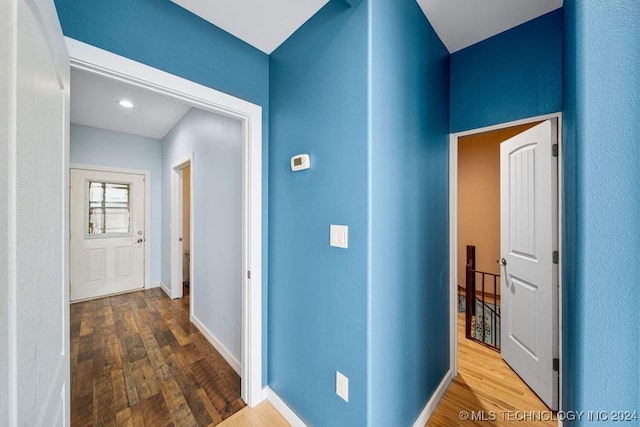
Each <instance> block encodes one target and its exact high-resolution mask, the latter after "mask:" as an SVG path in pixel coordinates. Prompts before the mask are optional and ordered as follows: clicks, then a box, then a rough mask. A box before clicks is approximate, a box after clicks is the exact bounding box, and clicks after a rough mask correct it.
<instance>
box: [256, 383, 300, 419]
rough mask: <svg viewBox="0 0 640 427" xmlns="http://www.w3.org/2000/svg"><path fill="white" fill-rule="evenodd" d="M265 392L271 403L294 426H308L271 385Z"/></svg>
mask: <svg viewBox="0 0 640 427" xmlns="http://www.w3.org/2000/svg"><path fill="white" fill-rule="evenodd" d="M264 393H265V395H266V396H267V400H268V401H269V403H271V404H272V405H273V407H274V408H276V410H277V411H278V412H280V415H282V416H283V417H284V419H285V420H287V422H288V423H289V424H291V426H292V427H307V425H306V424H305V423H304V421H302V420H301V419H300V417H298V415H296V413H295V412H293V410H292V409H291V408H290V407H289V405H287V404H286V403H285V402H284V400H282V399H281V398H280V396H278V395H277V394H276V392H275V391H273V390H271V387H269V386H267V387H265V388H264Z"/></svg>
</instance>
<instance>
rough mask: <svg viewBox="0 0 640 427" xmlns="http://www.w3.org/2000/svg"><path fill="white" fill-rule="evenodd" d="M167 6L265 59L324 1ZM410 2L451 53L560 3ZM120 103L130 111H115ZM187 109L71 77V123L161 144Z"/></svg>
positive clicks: (193, 0) (182, 1) (233, 0)
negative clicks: (227, 35) (202, 21)
mask: <svg viewBox="0 0 640 427" xmlns="http://www.w3.org/2000/svg"><path fill="white" fill-rule="evenodd" d="M172 1H173V2H175V3H176V4H178V5H180V6H182V7H184V8H186V9H188V10H190V11H191V12H193V13H195V14H197V15H199V16H200V17H202V18H203V19H205V20H207V21H209V22H211V23H213V24H214V25H216V26H218V27H220V28H222V29H224V30H226V31H227V32H229V33H231V34H233V35H234V36H236V37H238V38H240V39H242V40H244V41H245V42H247V43H249V44H251V45H253V46H254V47H256V48H258V49H260V50H261V51H263V52H265V53H267V54H270V53H271V52H272V51H273V50H275V49H276V48H277V47H278V46H280V44H282V43H283V42H284V41H285V40H286V39H287V38H289V36H291V34H293V33H294V32H295V31H296V30H297V29H298V28H299V27H300V26H301V25H302V24H304V23H305V22H306V21H307V20H308V19H309V18H310V17H312V16H313V15H314V14H315V13H316V12H317V11H318V10H320V9H321V8H322V7H323V6H324V5H325V4H326V3H327V2H328V1H329V0H172ZM334 1H335V0H334ZM416 1H417V2H418V4H419V5H420V8H421V9H422V11H423V12H424V14H425V15H426V16H427V18H428V19H429V22H431V25H432V26H433V27H434V29H435V30H436V32H437V33H438V35H439V36H440V39H441V40H442V42H443V43H444V45H445V46H446V47H447V49H448V50H449V52H451V53H453V52H456V51H458V50H460V49H464V48H465V47H468V46H471V45H473V44H475V43H477V42H479V41H482V40H485V39H487V38H489V37H492V36H494V35H496V34H499V33H501V32H503V31H505V30H508V29H509V28H512V27H515V26H517V25H520V24H522V23H525V22H527V21H530V20H531V19H534V18H537V17H539V16H541V15H544V14H545V13H548V12H551V11H552V10H555V9H557V8H559V7H561V6H562V0H416ZM123 98H126V99H129V100H131V101H132V102H133V103H134V104H135V107H134V108H133V109H124V108H122V107H120V106H119V105H118V103H117V102H118V101H119V100H120V99H123ZM189 108H190V107H189V106H188V105H184V104H181V103H179V102H178V101H175V100H173V99H170V98H167V97H165V96H161V95H157V94H155V93H153V92H149V91H144V90H140V89H137V88H134V87H131V86H128V85H125V84H122V83H118V82H115V81H110V80H105V79H102V78H100V77H96V76H92V75H90V74H86V73H83V72H80V71H77V70H73V71H72V72H71V122H72V123H77V124H81V125H86V126H93V127H97V128H102V129H107V130H112V131H116V132H123V133H130V134H133V135H140V136H146V137H149V138H155V139H162V138H163V137H164V136H165V135H166V134H167V133H168V132H169V131H170V130H171V129H172V128H173V126H175V124H176V123H177V122H178V121H180V119H182V117H183V116H184V115H185V114H186V113H187V111H188V110H189Z"/></svg>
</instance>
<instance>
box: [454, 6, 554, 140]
mask: <svg viewBox="0 0 640 427" xmlns="http://www.w3.org/2000/svg"><path fill="white" fill-rule="evenodd" d="M560 110H562V9H558V10H556V11H553V12H550V13H548V14H546V15H544V16H541V17H540V18H537V19H534V20H532V21H529V22H527V23H525V24H523V25H520V26H518V27H516V28H513V29H511V30H509V31H505V32H503V33H501V34H498V35H496V36H494V37H491V38H490V39H487V40H485V41H482V42H480V43H477V44H475V45H473V46H470V47H468V48H466V49H463V50H461V51H458V52H455V53H454V54H452V55H451V125H450V127H451V131H452V132H460V131H463V130H469V129H477V128H479V127H483V126H489V125H494V124H497V123H506V122H509V121H513V120H518V119H524V118H528V117H533V116H537V115H541V114H547V113H555V112H558V111H560Z"/></svg>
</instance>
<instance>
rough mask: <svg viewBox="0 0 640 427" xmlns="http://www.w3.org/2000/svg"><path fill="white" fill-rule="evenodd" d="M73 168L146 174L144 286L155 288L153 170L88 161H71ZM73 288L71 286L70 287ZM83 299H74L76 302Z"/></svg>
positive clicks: (70, 165) (70, 167)
mask: <svg viewBox="0 0 640 427" xmlns="http://www.w3.org/2000/svg"><path fill="white" fill-rule="evenodd" d="M71 169H80V170H86V171H92V172H111V173H127V174H132V175H143V176H144V271H143V283H144V288H145V289H149V288H155V287H157V286H158V284H157V283H151V239H152V236H151V209H150V205H151V203H149V202H150V200H151V188H150V187H151V172H150V171H148V170H143V169H128V168H117V167H111V166H101V165H91V164H86V163H70V164H69V174H71ZM69 215H71V206H69ZM69 272H71V257H69ZM69 290H71V288H69ZM80 301H82V300H77V301H73V302H74V303H76V302H80Z"/></svg>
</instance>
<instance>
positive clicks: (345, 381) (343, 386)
mask: <svg viewBox="0 0 640 427" xmlns="http://www.w3.org/2000/svg"><path fill="white" fill-rule="evenodd" d="M336 394H337V395H338V396H340V397H341V398H342V400H344V401H345V402H348V401H349V378H347V377H345V376H344V375H343V374H342V373H341V372H340V371H336Z"/></svg>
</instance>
